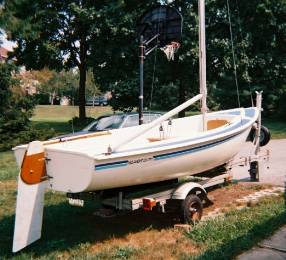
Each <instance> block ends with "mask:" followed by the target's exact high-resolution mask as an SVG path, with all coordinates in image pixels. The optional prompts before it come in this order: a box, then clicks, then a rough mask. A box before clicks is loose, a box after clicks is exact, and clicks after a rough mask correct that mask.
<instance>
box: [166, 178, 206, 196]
mask: <svg viewBox="0 0 286 260" xmlns="http://www.w3.org/2000/svg"><path fill="white" fill-rule="evenodd" d="M191 193H193V194H195V195H197V196H199V197H200V198H201V199H202V198H206V197H207V192H206V190H205V189H204V188H203V186H202V185H200V184H198V183H195V182H188V183H184V184H182V185H180V186H179V187H178V188H177V189H176V190H175V191H174V193H173V194H172V199H177V200H184V199H185V198H186V197H187V196H188V195H189V194H191Z"/></svg>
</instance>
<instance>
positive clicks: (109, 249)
mask: <svg viewBox="0 0 286 260" xmlns="http://www.w3.org/2000/svg"><path fill="white" fill-rule="evenodd" d="M115 248H117V249H119V248H120V249H124V248H129V249H132V250H133V253H132V259H133V258H134V259H150V256H152V259H178V258H181V257H183V256H185V257H186V256H188V255H194V254H196V253H197V252H198V251H199V249H198V247H196V246H194V245H192V243H191V241H190V239H188V238H187V237H186V236H185V235H184V233H182V232H179V231H177V230H174V229H173V228H170V229H165V230H161V231H158V230H153V229H147V230H143V231H141V232H137V233H130V234H128V235H126V236H125V237H124V238H112V239H110V240H108V241H105V242H104V243H97V244H95V245H93V246H92V247H91V248H90V251H91V252H92V253H93V254H95V255H96V254H99V253H101V254H102V252H105V256H106V257H107V258H108V257H110V256H112V254H114V252H113V251H114V249H115Z"/></svg>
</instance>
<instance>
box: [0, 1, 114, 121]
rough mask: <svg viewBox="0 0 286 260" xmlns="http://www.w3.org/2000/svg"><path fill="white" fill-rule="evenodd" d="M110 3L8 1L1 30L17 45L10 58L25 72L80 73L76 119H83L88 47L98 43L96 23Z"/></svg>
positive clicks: (3, 11)
mask: <svg viewBox="0 0 286 260" xmlns="http://www.w3.org/2000/svg"><path fill="white" fill-rule="evenodd" d="M108 2H109V1H94V0H74V1H69V0H62V1H58V0H9V1H4V6H3V8H2V9H1V19H0V26H1V27H3V28H4V29H5V31H6V32H7V34H8V36H9V39H11V40H13V41H15V42H16V43H17V45H18V46H17V48H16V49H15V51H14V52H13V55H14V56H15V57H16V58H17V63H18V64H23V65H25V66H26V68H27V69H41V68H43V67H45V66H48V67H49V68H51V69H56V70H62V69H63V68H65V69H70V68H74V67H77V68H78V70H79V88H78V92H79V117H80V119H84V118H85V116H86V113H85V86H86V71H87V68H88V61H89V56H90V43H91V42H92V41H100V39H99V38H98V37H97V34H98V30H97V25H96V24H97V22H99V21H100V20H101V13H102V9H105V6H106V4H107V3H108Z"/></svg>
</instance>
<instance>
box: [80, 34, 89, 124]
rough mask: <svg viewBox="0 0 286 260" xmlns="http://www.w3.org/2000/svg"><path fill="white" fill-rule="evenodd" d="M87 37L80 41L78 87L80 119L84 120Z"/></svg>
mask: <svg viewBox="0 0 286 260" xmlns="http://www.w3.org/2000/svg"><path fill="white" fill-rule="evenodd" d="M86 47H87V46H86V39H85V37H82V39H81V41H80V54H79V58H80V64H79V66H78V67H79V88H78V94H79V97H78V98H79V120H80V121H84V120H85V118H86V113H85V83H86V70H87V64H86V55H87V48H86Z"/></svg>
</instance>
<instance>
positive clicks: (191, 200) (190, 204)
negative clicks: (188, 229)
mask: <svg viewBox="0 0 286 260" xmlns="http://www.w3.org/2000/svg"><path fill="white" fill-rule="evenodd" d="M180 215H181V221H182V222H183V223H186V224H194V223H196V222H198V221H199V220H200V219H201V217H202V215H203V203H202V201H201V199H200V198H199V197H198V196H197V195H194V194H190V195H188V196H187V197H186V199H185V200H183V202H182V205H181V214H180Z"/></svg>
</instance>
